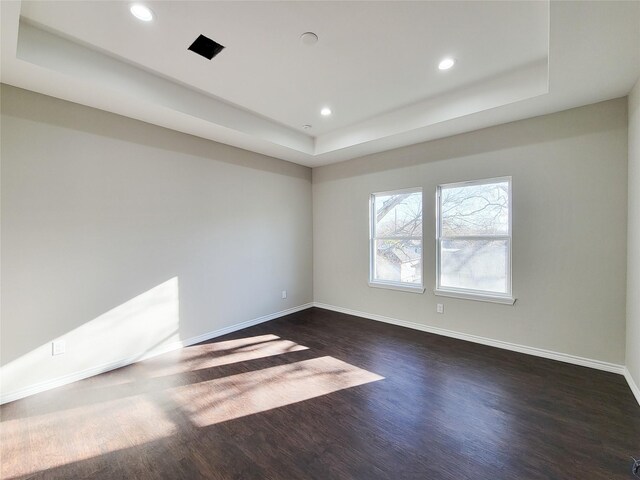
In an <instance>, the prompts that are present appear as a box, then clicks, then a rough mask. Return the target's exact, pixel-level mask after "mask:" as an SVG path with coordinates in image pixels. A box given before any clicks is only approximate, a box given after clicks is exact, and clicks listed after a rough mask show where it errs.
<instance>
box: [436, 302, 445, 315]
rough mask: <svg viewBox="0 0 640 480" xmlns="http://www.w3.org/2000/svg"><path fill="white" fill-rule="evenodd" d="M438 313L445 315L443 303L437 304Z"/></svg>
mask: <svg viewBox="0 0 640 480" xmlns="http://www.w3.org/2000/svg"><path fill="white" fill-rule="evenodd" d="M436 312H437V313H444V304H443V303H438V304H436Z"/></svg>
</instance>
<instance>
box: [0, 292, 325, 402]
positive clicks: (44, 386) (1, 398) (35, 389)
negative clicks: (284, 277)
mask: <svg viewBox="0 0 640 480" xmlns="http://www.w3.org/2000/svg"><path fill="white" fill-rule="evenodd" d="M312 306H313V304H312V303H305V304H304V305H299V306H297V307H292V308H288V309H286V310H281V311H279V312H275V313H270V314H269V315H264V316H262V317H258V318H254V319H251V320H247V321H245V322H241V323H236V324H235V325H230V326H228V327H223V328H220V329H218V330H213V331H211V332H206V333H203V334H202V335H198V336H195V337H191V338H188V339H185V340H180V341H177V342H173V343H170V344H168V345H165V346H163V347H161V348H159V349H157V350H153V351H152V352H145V353H140V354H138V355H131V356H129V357H126V358H123V359H121V360H116V361H115V362H109V363H105V364H102V365H98V366H95V367H90V368H87V369H85V370H81V371H79V372H74V373H70V374H68V375H63V376H61V377H58V378H54V379H51V380H46V381H44V382H40V383H36V384H35V385H31V386H30V387H26V388H22V389H20V390H16V391H13V392H9V393H3V394H2V395H0V405H2V404H4V403H8V402H13V401H15V400H19V399H21V398H24V397H28V396H30V395H35V394H36V393H40V392H44V391H46V390H51V389H52V388H57V387H62V386H63V385H68V384H69V383H73V382H77V381H79V380H84V379H85V378H89V377H93V376H94V375H99V374H101V373H105V372H108V371H110V370H115V369H116V368H121V367H125V366H127V365H131V364H132V363H136V362H139V361H142V360H145V359H147V358H151V357H155V356H157V355H161V354H163V353H167V352H170V351H172V350H178V349H180V348H183V347H188V346H190V345H195V344H196V343H200V342H204V341H206V340H210V339H212V338H216V337H220V336H222V335H226V334H227V333H232V332H235V331H238V330H242V329H243V328H248V327H252V326H253V325H257V324H259V323H263V322H268V321H269V320H274V319H276V318H279V317H284V316H285V315H290V314H292V313H296V312H299V311H301V310H306V309H307V308H311V307H312Z"/></svg>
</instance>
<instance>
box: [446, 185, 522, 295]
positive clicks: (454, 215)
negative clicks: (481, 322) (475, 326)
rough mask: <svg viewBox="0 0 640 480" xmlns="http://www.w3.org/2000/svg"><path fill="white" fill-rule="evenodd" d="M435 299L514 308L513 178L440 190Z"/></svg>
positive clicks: (452, 186)
mask: <svg viewBox="0 0 640 480" xmlns="http://www.w3.org/2000/svg"><path fill="white" fill-rule="evenodd" d="M436 205H437V222H438V223H437V248H438V251H437V279H436V291H435V293H436V295H443V296H451V297H459V298H469V299H475V300H486V301H493V302H499V303H507V304H513V303H514V299H513V298H512V297H511V177H503V178H493V179H489V180H479V181H475V182H464V183H455V184H448V185H440V186H439V187H438V191H437V203H436Z"/></svg>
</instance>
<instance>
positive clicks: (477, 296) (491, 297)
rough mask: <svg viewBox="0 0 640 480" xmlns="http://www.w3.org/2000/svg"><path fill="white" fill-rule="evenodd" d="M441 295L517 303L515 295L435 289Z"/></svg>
mask: <svg viewBox="0 0 640 480" xmlns="http://www.w3.org/2000/svg"><path fill="white" fill-rule="evenodd" d="M433 293H435V294H436V295H437V296H439V297H450V298H461V299H464V300H476V301H478V302H490V303H501V304H503V305H513V304H514V303H516V299H515V298H513V297H507V296H501V295H485V294H482V293H469V292H456V291H454V290H440V289H437V288H436V289H435V290H434V291H433Z"/></svg>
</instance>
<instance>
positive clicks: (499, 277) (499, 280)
mask: <svg viewBox="0 0 640 480" xmlns="http://www.w3.org/2000/svg"><path fill="white" fill-rule="evenodd" d="M508 249H509V246H508V241H507V240H442V241H441V242H440V286H441V287H451V288H461V289H471V290H482V291H486V292H494V293H505V294H506V293H507V268H508V262H507V256H508V252H509V250H508Z"/></svg>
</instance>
